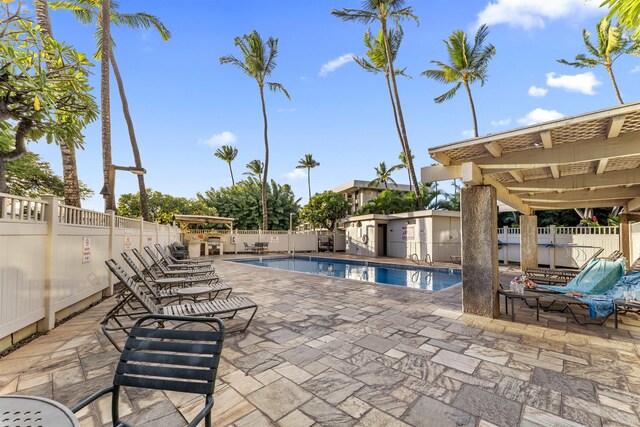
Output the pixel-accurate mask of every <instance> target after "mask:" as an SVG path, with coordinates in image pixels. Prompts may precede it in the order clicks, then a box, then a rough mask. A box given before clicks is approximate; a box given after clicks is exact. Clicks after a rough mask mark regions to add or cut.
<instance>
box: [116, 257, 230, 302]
mask: <svg viewBox="0 0 640 427" xmlns="http://www.w3.org/2000/svg"><path fill="white" fill-rule="evenodd" d="M122 258H123V259H124V260H125V261H126V263H127V264H128V265H129V267H130V268H131V270H133V272H134V274H135V275H136V276H137V277H138V278H139V280H140V282H141V283H142V284H143V285H144V286H145V288H147V290H148V291H149V294H151V297H152V298H153V299H154V300H155V302H156V303H158V304H161V303H163V300H170V301H176V300H178V301H180V300H181V299H182V298H183V297H184V295H181V294H180V292H179V289H180V288H181V287H191V286H192V285H194V283H196V282H193V281H185V280H182V279H181V278H179V277H175V278H173V279H172V280H171V282H166V281H165V282H164V283H162V282H161V283H160V284H159V285H157V286H154V285H156V284H155V283H154V282H153V281H151V280H148V279H147V278H146V277H145V275H144V273H143V272H142V271H140V269H139V268H138V266H137V265H136V263H135V262H133V260H132V259H131V257H130V256H129V255H127V253H126V252H123V253H122ZM114 274H115V273H114ZM174 286H175V287H174ZM197 287H198V288H202V290H201V292H198V293H190V294H189V295H192V296H194V297H198V296H206V297H207V299H215V298H217V297H218V294H220V292H227V295H226V296H225V298H229V295H231V290H232V289H231V286H229V285H226V284H224V283H220V282H218V283H213V284H211V283H206V284H198V286H197ZM165 303H166V302H165Z"/></svg>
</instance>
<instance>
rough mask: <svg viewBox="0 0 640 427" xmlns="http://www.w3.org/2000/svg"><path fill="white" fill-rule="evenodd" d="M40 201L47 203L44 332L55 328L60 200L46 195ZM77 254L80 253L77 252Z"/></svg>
mask: <svg viewBox="0 0 640 427" xmlns="http://www.w3.org/2000/svg"><path fill="white" fill-rule="evenodd" d="M42 199H43V200H44V201H45V202H47V208H46V209H45V215H44V217H45V221H46V222H47V244H46V248H45V256H44V330H45V331H49V330H51V329H53V328H54V327H55V326H56V309H55V299H54V295H55V286H56V278H57V276H56V273H57V271H56V266H57V263H56V260H55V259H54V258H55V254H56V250H55V248H56V240H57V239H58V226H59V222H58V210H59V206H60V199H58V198H57V197H56V196H50V195H46V196H43V197H42ZM78 254H80V251H79V250H78Z"/></svg>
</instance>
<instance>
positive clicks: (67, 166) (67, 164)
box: [34, 0, 82, 208]
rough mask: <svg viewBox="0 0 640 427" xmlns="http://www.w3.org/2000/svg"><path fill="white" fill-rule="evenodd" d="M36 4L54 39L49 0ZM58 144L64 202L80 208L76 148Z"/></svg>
mask: <svg viewBox="0 0 640 427" xmlns="http://www.w3.org/2000/svg"><path fill="white" fill-rule="evenodd" d="M34 6H35V7H34V9H35V12H36V20H37V22H38V25H40V28H41V32H42V34H43V35H44V36H46V37H49V38H51V39H53V29H52V27H51V19H49V7H48V5H47V0H34ZM58 145H59V146H60V155H61V157H62V176H63V179H64V204H65V205H69V206H74V207H77V208H80V207H82V205H81V196H80V184H79V182H78V166H77V162H76V151H75V148H74V147H73V145H72V144H69V145H67V144H66V143H64V142H62V143H61V144H58Z"/></svg>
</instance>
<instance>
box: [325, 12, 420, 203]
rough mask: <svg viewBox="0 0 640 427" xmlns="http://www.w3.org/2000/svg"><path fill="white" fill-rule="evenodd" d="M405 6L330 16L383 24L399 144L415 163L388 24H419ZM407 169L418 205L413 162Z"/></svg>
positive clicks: (410, 162) (397, 25)
mask: <svg viewBox="0 0 640 427" xmlns="http://www.w3.org/2000/svg"><path fill="white" fill-rule="evenodd" d="M405 4H406V1H405V0H364V1H363V3H362V9H348V8H344V9H342V10H337V9H333V10H332V11H331V14H332V15H334V16H337V17H339V18H340V19H342V20H343V21H355V22H360V23H363V24H370V23H372V22H374V21H379V22H380V27H381V32H382V36H383V41H384V47H385V51H386V58H387V62H388V64H389V67H388V70H389V76H390V77H391V87H392V89H393V101H394V102H395V110H396V112H397V117H398V124H399V126H400V133H401V135H402V136H401V138H400V143H401V144H402V151H404V153H405V156H406V158H407V159H413V156H412V155H411V149H410V146H409V138H408V137H407V129H406V126H405V123H404V115H403V113H402V105H401V104H400V95H399V93H398V85H397V83H396V72H395V68H394V65H393V61H394V59H395V56H394V54H393V53H392V51H391V42H390V40H389V30H388V28H387V24H388V21H389V20H391V21H392V22H394V23H395V25H396V28H399V24H400V21H402V20H405V19H412V20H414V21H415V22H416V23H417V22H418V17H417V16H416V15H414V14H413V9H412V8H411V6H405ZM398 31H400V30H398ZM408 166H409V167H408V170H409V177H410V180H409V181H410V182H411V183H412V184H413V189H414V191H415V195H416V200H417V201H418V202H419V199H420V192H419V190H418V180H417V179H416V173H415V169H414V167H413V160H411V161H409V162H408Z"/></svg>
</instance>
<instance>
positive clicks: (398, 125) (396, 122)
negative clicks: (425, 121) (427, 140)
mask: <svg viewBox="0 0 640 427" xmlns="http://www.w3.org/2000/svg"><path fill="white" fill-rule="evenodd" d="M384 78H385V79H386V80H387V89H388V90H389V100H390V101H391V109H392V110H393V121H394V122H395V124H396V131H397V132H398V138H400V144H402V152H403V153H404V155H405V162H406V161H407V159H406V155H407V151H406V150H405V147H406V146H407V143H406V141H404V139H403V138H402V132H401V131H400V124H399V123H398V111H397V110H396V103H395V101H394V100H393V91H392V90H391V80H389V73H388V72H386V73H385V74H384ZM405 166H407V174H408V175H409V191H413V183H412V182H411V172H409V167H408V165H405Z"/></svg>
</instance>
